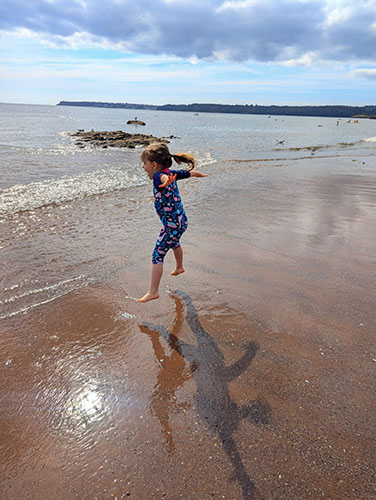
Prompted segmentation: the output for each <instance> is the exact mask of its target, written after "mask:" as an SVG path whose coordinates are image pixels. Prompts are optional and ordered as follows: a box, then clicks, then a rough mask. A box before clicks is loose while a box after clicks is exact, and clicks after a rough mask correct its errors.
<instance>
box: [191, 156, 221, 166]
mask: <svg viewBox="0 0 376 500" xmlns="http://www.w3.org/2000/svg"><path fill="white" fill-rule="evenodd" d="M216 162H217V160H216V159H215V158H213V156H212V155H211V154H210V153H206V154H205V155H204V156H200V157H199V158H196V165H197V167H198V168H200V167H205V166H206V165H211V164H212V163H216Z"/></svg>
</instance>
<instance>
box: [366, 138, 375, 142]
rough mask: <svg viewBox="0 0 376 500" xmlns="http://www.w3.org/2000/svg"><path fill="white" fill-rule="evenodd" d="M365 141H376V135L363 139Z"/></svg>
mask: <svg viewBox="0 0 376 500" xmlns="http://www.w3.org/2000/svg"><path fill="white" fill-rule="evenodd" d="M363 142H376V137H368V139H363Z"/></svg>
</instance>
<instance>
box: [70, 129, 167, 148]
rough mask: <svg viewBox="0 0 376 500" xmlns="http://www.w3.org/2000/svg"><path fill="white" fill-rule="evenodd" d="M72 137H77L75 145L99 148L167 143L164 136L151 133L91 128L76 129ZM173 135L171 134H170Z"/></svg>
mask: <svg viewBox="0 0 376 500" xmlns="http://www.w3.org/2000/svg"><path fill="white" fill-rule="evenodd" d="M70 135H71V136H72V137H77V138H78V139H79V140H78V141H77V142H76V145H77V146H80V147H81V148H82V147H85V145H91V146H95V147H99V148H105V149H107V148H109V147H112V148H132V149H133V148H135V147H136V146H148V145H149V144H152V143H153V142H165V143H168V142H169V141H168V139H167V138H166V137H161V138H159V137H154V136H153V135H145V134H129V133H127V132H123V131H122V130H116V131H113V132H112V131H111V132H108V131H105V132H98V131H96V130H92V131H91V132H84V131H77V132H72V133H71V134H70ZM171 137H173V136H171Z"/></svg>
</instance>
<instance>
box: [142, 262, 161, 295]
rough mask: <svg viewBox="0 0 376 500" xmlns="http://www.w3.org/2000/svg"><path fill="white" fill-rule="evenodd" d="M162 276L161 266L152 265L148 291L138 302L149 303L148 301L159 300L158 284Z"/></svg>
mask: <svg viewBox="0 0 376 500" xmlns="http://www.w3.org/2000/svg"><path fill="white" fill-rule="evenodd" d="M162 274H163V264H152V266H151V283H150V290H149V291H148V292H147V293H145V295H144V296H143V297H141V298H140V299H138V302H149V300H153V299H159V293H158V289H159V283H160V281H161V278H162Z"/></svg>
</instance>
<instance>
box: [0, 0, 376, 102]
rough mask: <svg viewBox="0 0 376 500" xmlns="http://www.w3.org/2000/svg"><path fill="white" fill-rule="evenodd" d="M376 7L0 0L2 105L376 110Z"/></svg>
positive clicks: (298, 2) (243, 0)
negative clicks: (191, 105)
mask: <svg viewBox="0 0 376 500" xmlns="http://www.w3.org/2000/svg"><path fill="white" fill-rule="evenodd" d="M375 90H376V1H375V0H207V1H205V0H137V1H135V0H133V1H130V0H100V1H99V0H28V1H27V2H25V1H24V0H1V1H0V101H2V102H19V103H34V104H56V103H57V102H59V101H60V100H70V101H78V100H91V101H107V102H135V103H149V104H166V103H191V102H216V103H249V104H251V103H253V104H349V105H365V104H376V92H375Z"/></svg>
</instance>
